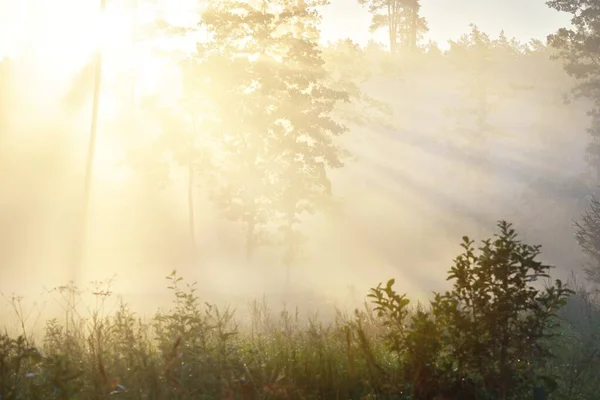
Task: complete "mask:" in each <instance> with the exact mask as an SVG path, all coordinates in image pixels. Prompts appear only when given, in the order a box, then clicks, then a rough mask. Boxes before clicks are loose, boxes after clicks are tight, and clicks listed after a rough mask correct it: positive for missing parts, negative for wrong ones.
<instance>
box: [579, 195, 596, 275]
mask: <svg viewBox="0 0 600 400" xmlns="http://www.w3.org/2000/svg"><path fill="white" fill-rule="evenodd" d="M575 240H577V244H578V245H579V247H580V248H581V250H582V251H583V253H584V254H585V255H586V256H588V258H589V259H590V264H589V265H588V267H586V269H585V272H586V274H587V277H588V279H589V280H590V281H592V282H594V283H600V202H599V201H598V199H596V198H595V197H592V200H591V203H590V207H589V210H588V211H586V212H585V213H584V214H583V216H582V217H581V220H580V221H579V222H575Z"/></svg>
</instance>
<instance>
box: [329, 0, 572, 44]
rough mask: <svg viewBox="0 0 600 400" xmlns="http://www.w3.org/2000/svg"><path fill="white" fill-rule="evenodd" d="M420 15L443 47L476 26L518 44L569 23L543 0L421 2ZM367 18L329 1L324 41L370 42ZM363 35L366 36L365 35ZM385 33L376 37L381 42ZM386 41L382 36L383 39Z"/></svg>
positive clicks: (348, 2)
mask: <svg viewBox="0 0 600 400" xmlns="http://www.w3.org/2000/svg"><path fill="white" fill-rule="evenodd" d="M421 14H422V15H423V16H424V17H425V18H426V19H427V21H428V23H429V29H430V32H429V35H428V36H429V38H431V39H432V40H434V41H437V42H438V44H439V45H440V46H441V47H445V46H446V44H447V41H448V39H456V38H458V37H459V36H461V35H462V34H464V33H466V32H468V31H469V24H470V23H474V24H477V25H478V26H479V27H480V28H481V29H482V30H483V31H484V32H486V33H489V34H490V35H491V36H492V37H495V36H497V34H498V33H499V32H500V31H501V30H502V29H504V31H505V33H506V35H507V36H508V37H512V36H515V37H516V38H517V39H519V40H521V41H528V40H530V39H532V38H536V39H540V40H544V41H545V38H546V35H548V34H549V33H554V31H556V30H557V29H558V28H560V27H563V26H567V25H568V24H569V15H568V14H563V13H559V12H557V11H554V10H552V9H550V8H549V7H548V6H546V0H421ZM369 24H370V15H369V14H368V13H367V10H366V9H365V8H363V7H362V6H360V5H359V4H358V1H356V0H331V5H330V6H329V8H328V10H326V12H325V15H324V24H323V35H324V37H325V39H326V40H337V39H338V38H341V37H345V36H349V37H350V38H352V39H353V40H354V41H356V42H359V43H361V44H364V43H366V42H367V41H368V40H369V34H368V28H369ZM365 33H366V34H365ZM382 35H385V32H382V33H381V34H379V35H377V39H378V40H380V38H382ZM383 38H385V36H383Z"/></svg>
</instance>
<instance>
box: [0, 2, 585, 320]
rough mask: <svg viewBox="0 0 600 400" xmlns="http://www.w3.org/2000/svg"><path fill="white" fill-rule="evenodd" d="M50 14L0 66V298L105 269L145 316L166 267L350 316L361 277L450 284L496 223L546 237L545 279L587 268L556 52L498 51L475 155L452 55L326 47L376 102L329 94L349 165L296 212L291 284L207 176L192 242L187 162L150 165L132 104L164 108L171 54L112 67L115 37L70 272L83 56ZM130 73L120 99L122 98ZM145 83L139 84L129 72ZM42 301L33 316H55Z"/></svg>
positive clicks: (223, 299)
mask: <svg viewBox="0 0 600 400" xmlns="http://www.w3.org/2000/svg"><path fill="white" fill-rule="evenodd" d="M65 4H66V3H65ZM38 6H39V4H37V3H36V5H35V6H34V5H32V7H38ZM54 7H55V9H56V10H57V11H52V10H47V12H45V13H42V12H40V13H39V14H36V15H37V17H36V21H34V22H36V23H38V26H37V28H36V29H35V30H32V32H34V33H32V34H30V35H29V36H28V40H26V41H22V42H23V43H21V45H20V46H21V50H22V51H20V52H16V53H15V55H14V56H12V57H11V58H8V57H6V58H5V59H4V61H3V64H4V66H5V67H6V68H5V70H4V71H3V72H2V77H1V80H0V92H1V98H0V116H1V118H0V239H1V240H0V292H2V293H3V294H4V295H5V296H8V295H10V294H11V293H16V294H19V295H23V296H25V297H26V298H27V299H38V298H39V299H42V298H47V297H48V296H49V294H48V290H50V289H52V288H54V287H58V286H61V285H65V284H67V283H68V282H69V281H71V280H73V279H76V280H77V282H75V283H76V284H77V285H78V286H81V287H86V286H89V285H90V282H92V281H101V280H106V279H111V278H114V282H113V283H112V285H111V290H112V291H113V292H114V293H118V294H120V295H122V296H123V298H124V299H125V300H126V301H127V302H129V303H131V304H132V306H133V308H135V309H138V310H140V311H141V312H143V313H148V315H149V314H151V313H152V312H153V311H154V310H156V308H157V307H159V306H164V305H165V304H167V302H168V301H169V293H168V292H166V291H165V289H164V287H165V279H164V278H165V276H167V275H168V274H169V273H170V272H171V271H172V270H177V272H178V274H179V275H181V276H183V277H185V278H186V280H187V281H198V285H199V293H200V295H201V296H202V298H204V299H206V301H208V302H217V303H229V304H232V305H234V306H236V307H238V308H240V312H241V313H243V307H244V304H245V303H246V302H247V301H248V300H249V299H254V298H260V297H262V296H263V295H264V296H266V297H267V298H268V299H272V301H273V302H274V303H275V304H277V305H281V304H283V302H286V303H287V304H288V305H292V306H293V305H299V306H300V307H301V308H302V309H306V310H319V309H321V308H323V307H324V305H325V304H330V305H336V306H338V307H340V308H342V309H350V308H353V307H357V306H360V304H361V303H362V301H363V300H364V295H365V294H366V293H367V291H368V289H369V288H370V287H373V286H375V285H377V283H379V282H381V281H385V280H387V279H388V278H391V277H394V278H396V281H397V282H398V285H399V287H400V288H401V290H402V291H404V292H407V293H409V294H410V295H411V296H413V297H416V298H420V299H426V298H428V296H429V295H430V293H431V292H432V291H437V290H443V289H444V288H446V287H447V283H446V282H445V280H444V278H443V277H444V274H445V272H446V271H447V270H448V268H449V267H450V265H451V262H452V259H453V258H454V257H455V256H456V255H457V254H458V253H459V252H460V247H459V241H460V238H461V237H462V236H463V235H469V237H472V238H473V239H475V240H479V239H480V238H484V237H488V236H489V235H491V234H492V233H493V231H494V229H495V224H496V221H497V220H500V219H505V220H508V221H510V222H513V223H514V226H515V228H516V230H517V232H518V233H519V234H520V235H521V238H522V239H523V240H524V241H526V242H527V243H531V244H541V245H542V246H543V253H542V255H543V258H544V261H546V262H548V263H550V264H552V265H556V266H557V269H556V270H555V272H554V273H555V276H556V277H562V278H564V277H566V276H568V275H569V274H570V273H571V272H572V271H579V270H580V267H581V265H582V264H583V262H584V260H583V258H582V255H581V252H580V250H579V248H578V247H577V243H576V242H575V240H574V237H573V220H575V219H577V218H579V216H580V215H581V213H582V212H583V210H584V209H585V207H586V206H587V205H588V201H589V196H590V195H591V194H592V193H593V192H594V191H595V189H594V188H593V184H592V182H593V176H594V173H595V171H590V170H589V167H588V163H587V162H586V158H585V157H586V146H587V145H588V142H589V139H588V136H587V134H586V132H585V131H586V128H587V127H588V125H589V118H588V116H587V114H586V112H587V111H588V109H589V106H590V105H589V104H588V103H587V102H586V101H584V100H573V101H571V102H570V103H566V102H565V101H564V96H565V94H567V93H569V91H570V89H571V87H572V86H573V84H574V82H573V80H572V79H571V78H569V77H568V76H567V75H566V73H565V72H564V71H563V69H562V65H561V63H560V61H555V60H550V59H549V57H548V56H549V54H550V53H551V52H552V51H551V50H550V49H546V48H545V47H544V48H543V49H538V50H537V52H530V53H523V54H522V55H520V56H517V57H514V60H513V59H512V58H510V57H509V56H507V57H506V60H508V61H506V63H505V64H498V65H497V66H496V67H495V68H496V69H494V70H492V72H491V75H490V76H489V82H490V85H492V86H494V87H495V88H498V89H505V88H512V89H511V90H509V91H507V93H500V92H499V94H496V95H493V96H492V97H493V99H492V100H493V102H494V103H495V105H494V108H493V109H491V110H490V111H489V124H490V125H491V126H493V127H494V134H491V135H489V137H488V139H486V143H485V147H486V149H488V150H489V152H488V153H486V154H487V155H486V154H484V153H479V154H477V152H472V151H470V150H469V149H471V148H475V144H474V140H472V139H470V138H469V136H468V135H465V134H463V133H461V131H460V129H459V128H460V126H462V127H463V128H464V127H465V126H466V127H469V126H470V127H471V128H472V126H473V122H468V121H467V122H465V123H461V124H462V125H461V124H459V123H458V122H457V119H456V117H455V116H453V115H451V114H452V113H451V110H452V109H453V108H456V107H459V106H460V105H461V104H462V105H465V106H468V100H465V91H464V89H462V88H463V87H464V85H465V84H468V83H469V82H470V81H469V80H470V78H469V76H468V75H465V67H458V68H457V67H456V66H455V64H454V61H453V60H454V58H453V57H458V58H459V61H460V57H461V55H460V54H458V55H456V56H455V55H453V53H452V50H449V52H448V53H442V52H439V53H437V52H436V51H435V49H431V48H430V49H427V50H423V51H422V52H420V53H419V54H416V55H411V56H408V55H407V56H403V57H392V56H390V54H389V53H388V51H387V50H386V49H385V48H384V47H383V46H379V45H377V44H375V43H370V44H369V45H367V46H363V47H362V48H360V51H361V52H362V55H361V56H360V57H361V59H360V60H361V61H360V62H358V61H357V62H355V63H351V64H348V63H344V62H341V63H339V62H338V63H337V64H336V61H335V57H329V58H327V57H328V54H333V52H335V51H339V52H341V53H344V52H352V51H354V50H351V49H350V48H349V47H347V46H346V45H345V44H344V43H337V44H335V43H329V44H323V52H324V55H325V58H326V61H327V68H328V69H329V70H330V71H333V70H336V71H338V72H339V73H340V76H342V75H344V74H346V75H364V76H365V77H366V78H365V79H364V80H360V79H359V82H358V87H359V88H360V90H361V91H362V92H363V94H364V95H365V96H370V97H371V98H373V99H375V100H376V101H378V102H381V103H382V104H384V105H385V107H383V110H384V111H382V110H381V109H373V110H371V111H368V110H367V111H365V108H364V107H365V106H364V104H365V103H361V102H360V101H351V102H350V103H347V104H341V105H339V107H338V114H337V115H338V118H339V120H340V121H346V122H344V123H345V124H346V125H347V127H348V129H349V130H348V132H347V133H345V134H344V135H341V136H340V137H339V138H336V140H337V143H339V144H340V146H342V147H343V148H345V149H347V150H348V151H349V153H350V158H348V159H347V160H345V165H344V166H343V167H342V168H339V169H335V170H332V171H330V179H331V182H332V191H333V199H334V200H335V204H336V206H335V207H332V208H331V209H327V210H324V211H319V212H317V213H315V214H314V215H311V216H307V217H303V219H302V223H301V228H300V229H301V230H302V232H303V233H304V234H306V235H307V239H308V241H307V243H306V245H305V248H304V254H305V257H304V258H303V259H301V260H300V261H298V262H296V263H295V264H294V265H293V266H292V267H291V270H290V280H291V286H290V287H289V288H288V287H287V286H286V269H285V268H284V267H283V265H282V261H281V254H282V250H281V246H278V245H267V246H263V247H260V248H259V249H257V251H256V253H255V254H254V256H253V258H252V260H251V261H248V260H247V259H246V256H245V250H244V233H243V230H242V227H241V226H240V224H238V223H235V222H229V221H227V220H225V219H223V218H222V217H221V216H220V214H219V212H218V210H217V209H216V208H215V206H214V203H213V202H212V201H211V200H210V198H209V194H210V193H209V192H210V190H211V187H210V183H207V182H203V181H201V180H199V181H198V182H197V183H196V184H195V185H194V190H193V197H194V206H193V209H194V235H195V245H192V240H191V237H190V227H189V210H188V193H187V191H186V190H187V189H186V188H187V184H188V183H187V179H188V178H187V174H186V170H185V168H184V167H180V166H176V165H174V163H173V162H172V161H168V160H167V161H165V162H167V163H170V164H169V165H170V167H169V168H168V171H167V172H166V173H165V172H164V171H163V170H162V169H158V170H155V169H153V167H152V166H154V165H155V162H160V161H164V160H163V158H162V157H163V156H162V155H160V154H158V152H155V153H152V152H151V151H150V150H148V149H149V148H150V146H151V145H150V143H151V142H152V138H154V137H156V136H159V135H160V134H161V132H163V130H164V127H161V125H160V124H159V122H158V121H156V120H155V118H154V117H155V116H156V113H155V112H153V111H152V110H150V111H148V109H145V108H144V106H143V104H145V103H144V102H145V101H146V100H147V99H148V98H152V99H154V101H158V102H159V103H161V102H162V103H163V104H173V102H174V101H176V99H177V96H178V94H179V93H181V91H180V88H179V86H178V85H181V76H180V74H179V72H178V70H177V68H175V67H173V66H172V65H171V66H170V67H165V66H164V65H166V64H169V60H168V59H166V61H165V60H163V64H164V65H163V64H161V65H163V66H162V67H161V68H162V69H160V68H158V67H157V70H160V71H159V72H156V73H155V77H154V78H153V79H150V78H149V77H148V76H149V75H148V72H147V71H146V75H144V73H143V71H142V70H140V69H137V70H136V69H135V68H134V69H133V73H132V69H131V68H129V69H128V68H124V69H121V70H119V69H118V65H119V64H118V62H117V61H118V60H119V57H122V56H123V54H125V53H126V50H124V49H126V47H123V48H117V49H112V50H111V48H109V49H107V50H106V51H105V52H104V54H103V56H104V63H105V71H104V73H105V74H106V75H104V76H103V82H102V91H101V93H100V118H99V122H98V138H97V140H98V142H97V147H96V148H97V154H96V157H95V161H94V171H93V180H92V186H91V193H92V194H91V204H90V209H89V213H88V216H89V221H88V224H87V234H86V240H85V241H86V244H85V251H84V261H83V263H82V267H81V270H80V271H79V272H78V274H77V277H75V276H73V271H72V269H71V268H70V263H71V260H72V254H73V251H74V250H73V247H74V243H75V242H76V240H75V239H76V237H77V235H78V234H79V233H78V226H79V225H78V224H79V220H80V217H81V214H80V212H81V211H80V204H81V202H82V199H83V190H84V175H85V157H86V152H87V146H88V139H89V129H90V118H91V99H92V96H91V80H90V76H91V75H89V74H88V75H87V76H86V75H85V74H86V69H85V68H86V65H87V64H86V63H88V62H89V61H90V59H91V55H92V54H93V51H89V49H87V50H86V51H83V52H80V53H77V51H75V50H73V51H74V55H71V56H69V57H63V56H64V55H66V54H69V50H68V49H73V48H74V47H77V46H75V45H74V44H73V43H74V42H73V40H74V39H73V38H72V37H70V36H68V35H67V34H66V33H65V32H69V30H71V32H77V30H80V31H85V29H86V28H85V19H83V18H82V20H81V21H71V25H67V26H62V28H61V32H63V33H62V34H55V35H50V34H49V32H53V31H52V24H50V23H49V22H48V21H51V20H52V18H53V17H56V15H58V14H57V13H58V12H59V9H60V7H59V6H57V5H55V6H54ZM82 10H83V8H82ZM60 12H64V11H60ZM87 12H88V13H89V10H88V11H87ZM53 13H54V14H53ZM90 15H93V14H89V15H88V16H87V17H88V18H92V17H90ZM38 20H39V21H38ZM44 21H45V23H44ZM82 21H84V22H82ZM88 22H89V20H88ZM32 23H33V22H32ZM40 24H41V25H40ZM464 32H465V33H469V32H470V28H469V27H468V26H466V27H465V30H464ZM489 34H490V36H491V37H492V39H495V38H497V37H498V32H489ZM506 34H507V35H508V36H510V32H508V31H507V32H506ZM48 35H49V36H48ZM450 39H452V40H458V38H450ZM61 41H62V42H61ZM335 46H339V47H338V48H337V49H338V50H335V49H336V47H335ZM61 49H62V50H61ZM54 50H55V51H54ZM457 53H458V52H457ZM136 54H137V53H136ZM145 54H146V53H145ZM148 54H149V53H148ZM61 57H62V58H61ZM127 63H128V62H125V63H124V64H126V65H129V64H127ZM142 64H143V63H142ZM155 64H156V65H158V63H157V62H155ZM461 68H462V69H461ZM88 72H89V71H88ZM132 76H134V77H135V85H137V86H136V87H137V95H136V96H137V98H135V99H132V98H131V97H129V87H130V86H129V84H130V83H131V79H133V78H132ZM144 79H145V80H146V81H148V82H150V81H151V82H150V83H148V82H146V83H145V84H144V83H143V82H142V83H140V82H141V81H143V80H144ZM178 79H179V80H180V81H179V83H178ZM144 85H145V86H144ZM142 86H143V87H142ZM77 88H82V89H81V91H82V93H79V94H77V93H76V92H77ZM508 92H510V93H508ZM494 96H495V97H494ZM174 99H175V100H174ZM355 100H356V99H355ZM132 104H133V107H132ZM386 107H387V108H386ZM386 110H387V111H386ZM363 112H364V113H365V115H367V114H368V116H367V117H365V119H364V120H363V121H362V123H356V122H348V121H349V120H348V119H346V120H345V119H344V117H347V116H348V115H359V114H361V113H363ZM469 124H470V125H469ZM459 125H460V126H459ZM168 128H169V126H168V125H167V129H168ZM171 128H172V129H173V130H176V129H178V127H176V126H171ZM135 149H138V150H140V149H143V150H144V152H145V153H144V154H145V156H144V157H145V158H144V160H142V161H141V162H140V163H138V164H136V165H133V164H135V163H134V162H132V161H131V160H132V158H131V154H132V151H133V152H134V151H135ZM153 151H154V150H153ZM153 157H155V158H154V159H153ZM484 164H486V165H489V166H488V167H486V168H484V167H483V166H482V165H484ZM163 181H164V182H165V183H166V185H162V182H163ZM481 182H485V185H483V184H482V183H481ZM50 303H51V304H50V305H48V307H47V309H45V311H44V312H47V313H48V314H49V315H52V314H53V313H56V312H59V311H60V307H58V306H57V305H56V304H54V303H52V302H50ZM53 307H54V308H53ZM4 311H6V313H4V312H3V314H4V315H8V314H10V312H11V310H10V309H5V310H4Z"/></svg>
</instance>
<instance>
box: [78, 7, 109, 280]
mask: <svg viewBox="0 0 600 400" xmlns="http://www.w3.org/2000/svg"><path fill="white" fill-rule="evenodd" d="M105 8H106V0H101V1H100V15H102V14H103V13H104V9H105ZM101 82H102V49H101V48H98V49H96V55H95V60H94V86H93V95H94V97H93V101H92V115H91V120H90V137H89V143H88V149H87V155H86V162H85V178H84V188H83V199H82V203H81V210H80V214H79V218H80V227H79V229H80V230H79V232H78V235H77V236H76V237H75V238H74V239H75V241H74V249H73V260H72V266H71V273H72V276H73V281H74V282H75V283H78V282H77V281H78V279H79V274H80V273H81V269H82V262H83V256H84V251H85V246H86V244H87V240H86V238H87V229H88V219H89V216H88V214H89V212H90V211H89V208H90V200H91V195H92V178H93V170H94V156H95V154H96V133H97V128H98V107H99V104H100V84H101Z"/></svg>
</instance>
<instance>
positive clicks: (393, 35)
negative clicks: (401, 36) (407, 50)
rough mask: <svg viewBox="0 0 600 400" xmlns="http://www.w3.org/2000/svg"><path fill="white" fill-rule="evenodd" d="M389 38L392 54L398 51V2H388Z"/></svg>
mask: <svg viewBox="0 0 600 400" xmlns="http://www.w3.org/2000/svg"><path fill="white" fill-rule="evenodd" d="M387 12H388V15H387V17H388V37H389V41H390V53H392V54H394V53H396V52H397V51H398V1H397V0H392V1H390V2H388V6H387Z"/></svg>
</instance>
